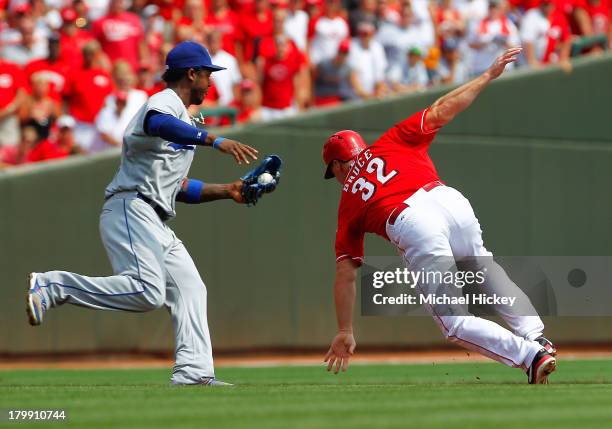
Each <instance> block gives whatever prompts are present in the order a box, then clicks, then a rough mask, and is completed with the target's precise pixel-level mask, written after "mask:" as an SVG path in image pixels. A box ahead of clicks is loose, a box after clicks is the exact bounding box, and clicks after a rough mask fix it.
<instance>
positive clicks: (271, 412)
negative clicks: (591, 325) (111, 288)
mask: <svg viewBox="0 0 612 429" xmlns="http://www.w3.org/2000/svg"><path fill="white" fill-rule="evenodd" d="M217 376H218V377H219V378H221V379H223V380H226V381H230V382H234V383H237V384H239V385H238V386H236V387H232V388H203V387H170V386H169V385H168V377H169V370H163V369H135V370H95V371H92V370H15V371H0V408H2V409H7V408H21V409H24V408H25V409H33V408H46V409H54V408H63V409H66V410H67V412H68V415H69V422H68V423H59V424H52V423H40V424H37V425H35V426H36V427H56V426H57V427H66V426H72V427H81V428H88V429H94V428H105V429H108V428H110V429H118V428H149V429H155V428H178V427H180V428H191V427H193V428H215V429H221V428H232V429H234V428H266V429H268V428H327V427H330V428H331V427H333V428H367V429H378V428H400V427H401V428H407V427H411V428H419V429H425V428H452V429H459V428H512V429H516V428H521V429H522V428H536V427H546V428H550V427H552V428H555V429H561V428H572V429H575V428H580V429H585V428H598V429H601V428H610V427H612V361H607V360H582V361H563V360H561V362H560V363H559V368H558V371H557V372H556V373H555V374H554V376H553V378H552V379H551V381H552V383H553V384H550V385H548V386H529V385H527V384H525V383H526V377H525V376H524V375H523V374H522V373H521V371H520V370H516V369H511V368H506V367H504V366H502V365H499V364H496V363H469V364H467V363H462V364H436V365H353V366H352V367H351V368H350V370H349V372H347V373H345V374H341V375H338V376H334V375H332V374H328V373H326V372H325V371H324V369H323V367H312V366H307V367H299V366H298V367H263V368H262V367H259V368H220V369H218V370H217ZM4 413H6V411H4ZM0 425H4V426H5V427H8V426H10V427H26V425H25V424H19V425H16V424H7V423H6V422H5V423H0ZM32 426H34V425H32Z"/></svg>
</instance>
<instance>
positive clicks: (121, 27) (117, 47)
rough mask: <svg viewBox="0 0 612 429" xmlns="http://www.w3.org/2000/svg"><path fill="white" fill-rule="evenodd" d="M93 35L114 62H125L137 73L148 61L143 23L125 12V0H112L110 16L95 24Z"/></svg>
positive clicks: (109, 10)
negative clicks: (139, 67) (141, 65)
mask: <svg viewBox="0 0 612 429" xmlns="http://www.w3.org/2000/svg"><path fill="white" fill-rule="evenodd" d="M92 33H93V35H94V36H95V37H96V39H98V41H99V42H100V44H101V46H102V50H103V51H104V52H105V53H106V55H108V57H109V58H110V60H111V61H112V62H115V61H116V60H119V59H122V60H125V61H127V62H128V63H129V64H130V66H132V70H134V71H136V70H138V66H139V65H140V64H141V63H142V62H145V61H146V60H147V54H146V46H145V43H144V30H143V27H142V23H141V22H140V18H139V17H138V15H136V14H134V13H131V12H127V11H126V10H125V7H124V0H111V2H110V5H109V9H108V14H107V15H106V16H103V17H102V18H100V19H99V20H97V21H96V22H94V23H93V26H92Z"/></svg>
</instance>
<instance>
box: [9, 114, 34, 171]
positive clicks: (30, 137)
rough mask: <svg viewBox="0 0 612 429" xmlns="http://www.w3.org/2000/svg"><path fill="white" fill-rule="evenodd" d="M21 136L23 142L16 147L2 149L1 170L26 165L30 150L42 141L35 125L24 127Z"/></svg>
mask: <svg viewBox="0 0 612 429" xmlns="http://www.w3.org/2000/svg"><path fill="white" fill-rule="evenodd" d="M20 135H21V140H20V141H19V143H18V144H17V145H16V146H1V147H0V169H1V168H5V167H10V166H14V165H19V164H23V163H25V162H26V156H27V155H28V153H29V152H30V150H32V148H33V147H34V146H36V144H37V143H38V142H39V141H40V139H39V138H38V131H36V127H35V126H33V125H29V124H26V125H23V126H22V127H21V132H20Z"/></svg>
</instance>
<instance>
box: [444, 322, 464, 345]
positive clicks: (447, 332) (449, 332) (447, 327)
mask: <svg viewBox="0 0 612 429" xmlns="http://www.w3.org/2000/svg"><path fill="white" fill-rule="evenodd" d="M463 321H464V318H463V317H445V318H444V326H443V328H442V334H444V338H446V339H447V340H448V341H451V342H454V341H456V340H457V336H458V335H457V334H458V332H459V331H461V325H462V324H463Z"/></svg>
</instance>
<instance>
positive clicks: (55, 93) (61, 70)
mask: <svg viewBox="0 0 612 429" xmlns="http://www.w3.org/2000/svg"><path fill="white" fill-rule="evenodd" d="M59 43H60V39H59V35H57V34H56V33H54V34H52V35H51V37H49V56H48V57H47V58H44V59H40V60H34V61H31V62H30V63H28V64H27V65H26V66H25V68H24V73H25V78H26V82H31V80H32V78H35V77H38V76H44V77H45V78H46V79H47V81H48V83H49V96H50V97H51V98H53V99H54V100H57V101H61V99H62V91H63V90H64V85H65V84H66V75H67V73H68V72H69V69H70V67H69V66H68V65H67V64H66V63H64V62H63V61H61V60H60V58H59V55H60V44H59Z"/></svg>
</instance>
